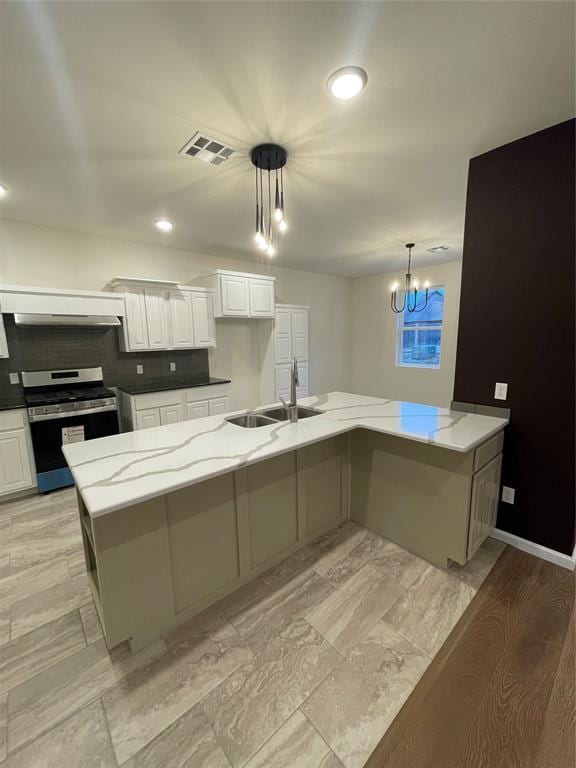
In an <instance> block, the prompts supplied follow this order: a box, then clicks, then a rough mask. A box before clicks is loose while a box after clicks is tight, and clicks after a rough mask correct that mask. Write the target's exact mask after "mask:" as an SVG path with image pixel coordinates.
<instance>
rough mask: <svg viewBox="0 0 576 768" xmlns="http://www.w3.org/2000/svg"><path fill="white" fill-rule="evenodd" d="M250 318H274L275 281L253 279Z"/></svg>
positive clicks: (251, 282) (251, 279) (250, 280)
mask: <svg viewBox="0 0 576 768" xmlns="http://www.w3.org/2000/svg"><path fill="white" fill-rule="evenodd" d="M249 282H250V316H251V317H274V281H272V280H267V279H266V280H264V279H256V278H253V277H251V278H250V279H249Z"/></svg>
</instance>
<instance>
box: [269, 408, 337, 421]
mask: <svg viewBox="0 0 576 768" xmlns="http://www.w3.org/2000/svg"><path fill="white" fill-rule="evenodd" d="M296 412H297V413H298V419H309V418H310V416H319V415H320V414H321V413H323V411H317V410H316V409H315V408H306V406H304V405H299V406H298V407H297V409H296ZM262 414H263V415H264V416H267V417H268V418H269V419H274V420H275V421H287V420H288V414H287V412H286V409H285V408H269V409H268V410H267V411H262Z"/></svg>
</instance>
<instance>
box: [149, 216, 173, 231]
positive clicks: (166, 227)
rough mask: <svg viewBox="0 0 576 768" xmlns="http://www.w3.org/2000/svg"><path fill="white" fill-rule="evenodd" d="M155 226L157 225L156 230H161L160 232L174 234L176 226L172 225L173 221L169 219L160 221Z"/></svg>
mask: <svg viewBox="0 0 576 768" xmlns="http://www.w3.org/2000/svg"><path fill="white" fill-rule="evenodd" d="M154 224H155V225H156V229H159V230H160V232H172V230H173V229H174V224H172V222H171V221H168V219H158V220H157V221H155V222H154Z"/></svg>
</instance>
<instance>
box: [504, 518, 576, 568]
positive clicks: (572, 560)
mask: <svg viewBox="0 0 576 768" xmlns="http://www.w3.org/2000/svg"><path fill="white" fill-rule="evenodd" d="M490 537H491V538H492V539H496V540H497V541H502V542H504V544H509V545H510V546H511V547H515V548H516V549H521V550H522V552H527V553H528V554H529V555H535V556H536V557H539V558H541V559H542V560H547V561H548V562H549V563H554V565H559V566H561V567H562V568H567V569H568V570H569V571H573V570H576V549H575V550H574V552H573V553H572V556H570V555H564V554H563V553H562V552H556V550H555V549H548V547H543V546H542V545H541V544H535V543H534V542H533V541H528V539H522V538H521V537H520V536H515V535H514V534H513V533H508V531H501V530H500V529H499V528H493V529H492V533H491V534H490Z"/></svg>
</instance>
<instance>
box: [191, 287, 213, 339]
mask: <svg viewBox="0 0 576 768" xmlns="http://www.w3.org/2000/svg"><path fill="white" fill-rule="evenodd" d="M190 303H191V306H192V323H193V326H194V346H195V347H215V346H216V334H215V329H214V296H213V295H212V294H211V293H208V292H207V291H204V292H203V293H202V292H200V291H193V292H191V293H190Z"/></svg>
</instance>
